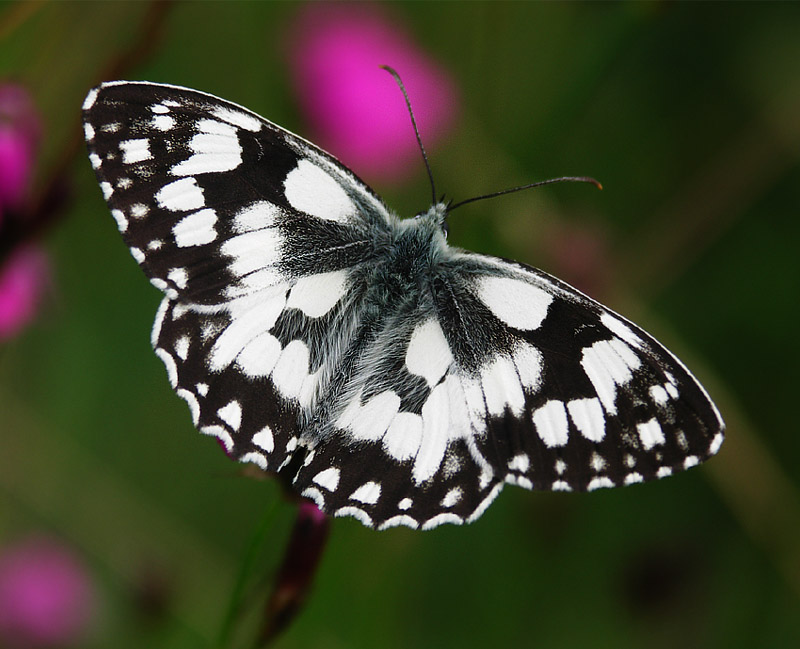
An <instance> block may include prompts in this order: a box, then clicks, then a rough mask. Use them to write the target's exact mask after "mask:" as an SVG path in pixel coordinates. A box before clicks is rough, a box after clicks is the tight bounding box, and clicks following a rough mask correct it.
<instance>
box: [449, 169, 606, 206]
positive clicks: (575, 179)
mask: <svg viewBox="0 0 800 649" xmlns="http://www.w3.org/2000/svg"><path fill="white" fill-rule="evenodd" d="M555 183H590V184H592V185H594V186H595V187H597V189H603V186H602V185H601V184H600V182H599V181H597V180H595V179H594V178H592V177H590V176H562V177H561V178H550V179H549V180H540V181H539V182H538V183H529V184H527V185H520V186H519V187H511V188H510V189H503V190H500V191H499V192H492V193H491V194H484V195H483V196H475V197H474V198H468V199H467V200H465V201H459V202H458V203H456V204H455V205H450V206H449V208H448V210H447V211H448V212H452V211H453V210H454V209H456V208H457V207H461V206H462V205H466V204H467V203H474V202H475V201H482V200H484V199H485V198H494V197H495V196H502V195H503V194H513V193H514V192H521V191H522V190H523V189H531V187H541V186H542V185H553V184H555Z"/></svg>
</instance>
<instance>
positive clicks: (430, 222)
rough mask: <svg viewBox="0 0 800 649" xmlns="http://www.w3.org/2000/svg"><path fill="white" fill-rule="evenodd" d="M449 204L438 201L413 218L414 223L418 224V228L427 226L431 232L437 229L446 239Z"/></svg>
mask: <svg viewBox="0 0 800 649" xmlns="http://www.w3.org/2000/svg"><path fill="white" fill-rule="evenodd" d="M449 208H450V205H449V203H446V202H444V201H443V200H442V201H438V202H436V203H434V204H433V205H431V206H430V207H429V208H428V209H427V210H426V211H425V212H419V213H418V214H416V215H415V216H414V221H416V222H419V225H420V227H425V226H427V227H428V228H431V229H432V230H435V229H438V230H439V231H440V232H441V233H442V234H443V235H444V238H445V239H446V238H447V214H448V212H449ZM423 224H424V225H423Z"/></svg>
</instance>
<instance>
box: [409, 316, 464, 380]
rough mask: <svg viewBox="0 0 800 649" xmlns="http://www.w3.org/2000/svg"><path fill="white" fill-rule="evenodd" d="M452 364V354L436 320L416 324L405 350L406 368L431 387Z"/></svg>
mask: <svg viewBox="0 0 800 649" xmlns="http://www.w3.org/2000/svg"><path fill="white" fill-rule="evenodd" d="M452 362H453V354H452V353H451V352H450V347H449V346H448V344H447V339H446V338H445V337H444V332H443V331H442V327H441V325H440V324H439V322H438V321H437V320H434V319H431V320H426V321H425V322H422V323H420V324H418V325H417V326H416V327H415V328H414V331H413V333H412V334H411V340H410V341H409V343H408V349H407V350H406V367H407V368H408V371H409V372H411V373H412V374H415V375H416V376H421V377H423V378H424V379H425V380H426V381H427V382H428V385H429V386H431V387H433V386H434V385H436V384H437V383H438V382H439V381H440V380H441V378H442V377H443V376H444V375H445V372H447V368H449V367H450V365H451V364H452Z"/></svg>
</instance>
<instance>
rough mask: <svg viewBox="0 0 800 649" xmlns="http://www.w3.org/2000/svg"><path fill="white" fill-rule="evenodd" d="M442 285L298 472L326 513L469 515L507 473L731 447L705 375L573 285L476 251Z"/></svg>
mask: <svg viewBox="0 0 800 649" xmlns="http://www.w3.org/2000/svg"><path fill="white" fill-rule="evenodd" d="M431 286H432V288H433V289H434V290H433V291H431V292H430V294H429V296H430V297H429V298H428V300H425V299H424V298H421V299H422V301H423V304H422V305H417V308H416V309H415V310H414V311H412V312H410V313H407V314H402V313H401V314H400V316H401V317H400V318H398V320H397V321H394V320H393V319H389V320H387V323H386V326H385V327H384V329H383V330H382V332H381V334H380V335H377V336H375V337H374V338H373V342H372V347H371V348H370V349H368V350H365V352H364V354H363V356H362V361H361V363H360V367H359V369H358V371H357V372H356V373H355V375H354V378H353V380H352V385H351V386H350V387H349V389H348V390H346V391H345V393H346V394H347V395H348V397H347V398H346V399H343V400H342V402H341V403H340V404H339V406H338V408H337V409H336V412H337V413H338V417H336V418H335V419H334V420H333V430H332V432H331V434H328V435H325V436H323V438H322V439H321V440H320V443H319V446H318V447H317V448H316V449H315V453H314V454H313V456H312V457H311V458H310V460H309V462H308V464H307V466H306V467H304V468H303V469H301V471H300V473H299V474H298V476H297V480H296V483H295V484H296V486H297V488H298V489H299V490H300V491H301V493H304V494H305V495H306V496H307V497H310V498H313V499H314V500H315V501H316V502H318V503H319V504H320V505H321V506H323V507H325V508H326V510H327V511H330V512H331V513H339V514H342V515H352V516H356V517H358V518H359V519H360V520H362V521H363V522H365V523H366V524H369V525H374V526H376V527H379V528H382V527H389V526H393V525H406V526H409V527H414V528H416V527H422V528H428V527H433V526H435V525H437V524H439V523H441V522H453V523H461V522H468V521H470V520H473V519H474V518H476V517H477V516H479V515H480V514H481V513H482V512H483V511H484V510H485V508H486V507H487V506H488V504H490V503H491V501H492V500H493V499H494V498H495V497H496V495H497V494H498V493H499V491H500V490H501V489H502V487H503V485H504V484H506V483H510V484H516V485H519V486H523V487H526V488H528V489H539V490H555V491H587V490H594V489H597V488H601V487H613V486H621V485H626V484H633V483H636V482H644V481H648V480H652V479H657V478H661V477H665V476H668V475H671V474H672V473H675V472H678V471H681V470H684V469H686V468H690V467H692V466H694V465H696V464H698V463H700V462H701V461H703V460H705V459H707V458H708V457H709V456H710V455H713V454H714V453H716V451H717V450H718V449H719V446H720V444H721V442H722V433H721V430H722V421H721V418H720V417H719V413H718V412H717V411H716V409H715V408H714V407H713V404H711V402H710V400H709V399H708V396H707V394H706V393H705V391H704V390H703V388H702V387H701V386H700V384H699V383H698V382H697V381H696V379H694V377H692V375H691V374H690V373H689V372H688V371H687V370H686V369H685V367H684V366H683V365H682V364H681V363H680V362H679V361H678V360H677V359H675V357H674V356H673V355H672V354H670V352H668V351H667V350H666V349H665V348H664V347H663V346H661V345H660V344H659V343H658V342H656V341H655V340H654V339H653V338H652V337H651V336H649V335H648V334H646V333H645V332H644V331H642V330H641V329H639V328H638V327H636V326H635V325H633V324H632V323H630V322H628V321H626V320H624V319H623V318H621V317H620V316H618V315H617V314H615V313H613V312H612V311H610V310H609V309H607V308H605V307H603V306H602V305H600V304H599V303H597V302H595V301H593V300H591V299H590V298H588V297H586V296H585V295H583V294H581V293H579V292H578V291H576V290H575V289H572V288H571V287H569V286H567V285H566V284H563V283H562V282H559V281H558V280H556V279H555V278H553V277H550V276H549V275H547V274H545V273H542V272H541V271H538V270H536V269H533V268H530V267H526V266H523V265H521V264H515V263H512V262H506V261H503V260H499V259H494V258H491V257H485V256H481V255H474V254H457V255H454V256H453V258H451V259H450V260H449V261H448V262H446V263H444V264H442V265H441V267H440V268H439V270H438V272H437V273H436V274H435V276H434V277H433V278H432V281H431ZM402 322H405V323H406V326H405V327H403V326H402V325H401V323H402ZM381 359H384V360H383V361H382V360H381ZM400 359H402V360H400ZM398 361H400V362H398ZM392 363H394V365H391V364H392ZM414 379H417V380H416V381H415V380H414Z"/></svg>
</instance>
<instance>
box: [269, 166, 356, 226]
mask: <svg viewBox="0 0 800 649" xmlns="http://www.w3.org/2000/svg"><path fill="white" fill-rule="evenodd" d="M283 189H284V192H285V194H286V200H288V201H289V204H290V205H291V206H292V207H293V208H295V209H296V210H298V211H300V212H305V213H306V214H310V215H311V216H316V217H317V218H320V219H326V220H328V221H346V220H347V219H350V218H353V217H355V216H356V214H357V210H356V206H355V204H354V203H353V201H352V200H351V199H350V197H349V196H348V195H347V193H346V192H345V191H344V189H342V186H341V185H340V184H339V183H338V182H336V181H335V180H334V179H333V177H331V176H330V175H328V173H327V172H325V171H324V170H322V169H320V168H319V167H318V166H317V165H315V164H314V163H312V162H310V161H309V160H300V161H299V162H298V164H297V167H295V168H294V169H292V171H290V172H289V174H288V175H287V176H286V180H284V182H283Z"/></svg>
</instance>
